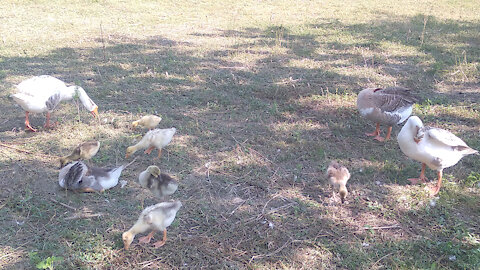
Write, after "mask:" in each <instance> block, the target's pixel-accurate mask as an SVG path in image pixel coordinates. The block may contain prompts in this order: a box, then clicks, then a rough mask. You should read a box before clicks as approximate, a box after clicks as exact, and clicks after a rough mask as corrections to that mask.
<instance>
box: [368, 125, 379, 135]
mask: <svg viewBox="0 0 480 270" xmlns="http://www.w3.org/2000/svg"><path fill="white" fill-rule="evenodd" d="M365 135H367V136H379V135H380V123H377V127H376V128H375V131H374V132H372V133H365Z"/></svg>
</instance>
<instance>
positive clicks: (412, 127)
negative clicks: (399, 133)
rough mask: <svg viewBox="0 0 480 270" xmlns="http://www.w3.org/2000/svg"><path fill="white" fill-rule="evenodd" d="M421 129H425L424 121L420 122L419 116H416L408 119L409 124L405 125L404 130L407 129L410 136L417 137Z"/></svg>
mask: <svg viewBox="0 0 480 270" xmlns="http://www.w3.org/2000/svg"><path fill="white" fill-rule="evenodd" d="M421 128H423V122H422V120H420V118H419V117H418V116H416V115H414V116H410V118H408V120H407V123H405V125H404V126H403V128H402V130H403V129H405V130H406V132H408V135H409V136H412V137H416V136H417V134H418V131H419V130H420V129H421Z"/></svg>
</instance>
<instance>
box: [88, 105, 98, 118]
mask: <svg viewBox="0 0 480 270" xmlns="http://www.w3.org/2000/svg"><path fill="white" fill-rule="evenodd" d="M90 113H91V114H92V116H93V118H98V106H96V107H95V109H93V110H92V111H91V112H90Z"/></svg>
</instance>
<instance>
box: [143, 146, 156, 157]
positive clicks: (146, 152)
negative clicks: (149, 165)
mask: <svg viewBox="0 0 480 270" xmlns="http://www.w3.org/2000/svg"><path fill="white" fill-rule="evenodd" d="M153 149H155V147H154V146H151V147H150V148H148V149H147V150H145V152H144V153H145V154H149V155H150V153H151V152H152V150H153Z"/></svg>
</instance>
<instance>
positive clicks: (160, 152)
mask: <svg viewBox="0 0 480 270" xmlns="http://www.w3.org/2000/svg"><path fill="white" fill-rule="evenodd" d="M161 155H162V148H160V149H158V158H160V156H161Z"/></svg>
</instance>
